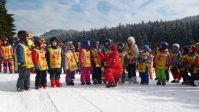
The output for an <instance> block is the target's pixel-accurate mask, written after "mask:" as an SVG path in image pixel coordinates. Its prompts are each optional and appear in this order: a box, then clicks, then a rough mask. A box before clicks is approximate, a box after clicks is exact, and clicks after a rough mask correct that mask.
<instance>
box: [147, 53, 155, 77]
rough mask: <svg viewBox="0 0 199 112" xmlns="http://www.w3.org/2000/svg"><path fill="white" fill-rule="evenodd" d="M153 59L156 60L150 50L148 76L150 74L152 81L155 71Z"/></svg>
mask: <svg viewBox="0 0 199 112" xmlns="http://www.w3.org/2000/svg"><path fill="white" fill-rule="evenodd" d="M153 58H154V56H153V53H152V50H151V49H149V59H150V61H149V64H148V74H149V78H150V79H153V72H154V70H153Z"/></svg>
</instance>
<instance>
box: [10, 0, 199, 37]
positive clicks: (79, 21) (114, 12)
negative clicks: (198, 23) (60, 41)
mask: <svg viewBox="0 0 199 112" xmlns="http://www.w3.org/2000/svg"><path fill="white" fill-rule="evenodd" d="M7 8H8V11H9V13H13V14H14V18H15V24H16V26H17V28H16V29H17V30H21V29H25V30H28V31H32V32H35V33H36V34H42V33H44V32H46V31H49V30H51V29H65V30H70V29H73V30H78V31H81V30H90V29H91V28H101V27H104V26H107V27H113V26H117V25H118V24H119V23H122V24H126V23H139V22H141V21H142V20H143V21H149V20H150V21H155V20H160V19H162V20H173V19H179V18H183V17H186V16H193V15H198V14H199V0H7Z"/></svg>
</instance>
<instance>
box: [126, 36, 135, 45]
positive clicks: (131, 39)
mask: <svg viewBox="0 0 199 112" xmlns="http://www.w3.org/2000/svg"><path fill="white" fill-rule="evenodd" d="M127 40H128V41H131V42H132V43H133V44H135V38H134V37H132V36H130V37H129V38H128V39H127Z"/></svg>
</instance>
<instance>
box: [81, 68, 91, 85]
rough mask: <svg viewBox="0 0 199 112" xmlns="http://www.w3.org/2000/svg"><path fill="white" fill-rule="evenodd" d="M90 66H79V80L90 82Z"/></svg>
mask: <svg viewBox="0 0 199 112" xmlns="http://www.w3.org/2000/svg"><path fill="white" fill-rule="evenodd" d="M90 75H91V67H81V79H80V80H81V82H90Z"/></svg>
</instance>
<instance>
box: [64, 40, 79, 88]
mask: <svg viewBox="0 0 199 112" xmlns="http://www.w3.org/2000/svg"><path fill="white" fill-rule="evenodd" d="M66 49H67V50H66V52H65V71H66V78H65V79H66V84H67V85H71V86H74V79H75V72H76V70H77V69H78V66H77V58H78V57H77V55H76V53H75V52H74V49H75V47H74V44H73V42H72V41H69V42H67V43H66Z"/></svg>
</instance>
